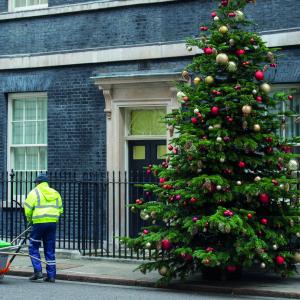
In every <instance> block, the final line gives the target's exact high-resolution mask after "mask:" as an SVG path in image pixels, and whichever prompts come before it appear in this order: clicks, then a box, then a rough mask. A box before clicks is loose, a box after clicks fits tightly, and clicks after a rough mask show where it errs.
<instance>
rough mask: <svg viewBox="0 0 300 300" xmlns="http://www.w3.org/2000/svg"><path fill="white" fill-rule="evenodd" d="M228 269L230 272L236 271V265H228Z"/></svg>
mask: <svg viewBox="0 0 300 300" xmlns="http://www.w3.org/2000/svg"><path fill="white" fill-rule="evenodd" d="M226 269H227V271H228V272H229V273H234V272H235V271H236V266H227V267H226Z"/></svg>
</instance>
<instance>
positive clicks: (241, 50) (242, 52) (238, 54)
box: [235, 49, 246, 56]
mask: <svg viewBox="0 0 300 300" xmlns="http://www.w3.org/2000/svg"><path fill="white" fill-rule="evenodd" d="M245 53H246V51H245V50H244V49H238V50H236V52H235V54H236V55H237V56H241V55H244V54H245Z"/></svg>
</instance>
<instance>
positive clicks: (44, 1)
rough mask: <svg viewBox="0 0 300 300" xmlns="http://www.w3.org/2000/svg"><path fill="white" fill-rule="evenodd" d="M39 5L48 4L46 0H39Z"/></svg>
mask: <svg viewBox="0 0 300 300" xmlns="http://www.w3.org/2000/svg"><path fill="white" fill-rule="evenodd" d="M40 3H41V4H47V3H48V0H41V1H40Z"/></svg>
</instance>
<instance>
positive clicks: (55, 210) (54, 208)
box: [24, 182, 63, 224]
mask: <svg viewBox="0 0 300 300" xmlns="http://www.w3.org/2000/svg"><path fill="white" fill-rule="evenodd" d="M24 208H25V215H26V218H27V221H28V222H32V223H33V224H37V223H53V222H57V221H58V219H59V216H60V215H61V214H62V213H63V205H62V199H61V196H60V194H59V192H58V191H56V190H55V189H52V188H50V187H49V185H48V183H47V182H42V183H40V184H39V185H37V186H36V188H34V189H33V190H32V191H31V192H30V193H29V194H28V196H27V198H26V200H25V205H24Z"/></svg>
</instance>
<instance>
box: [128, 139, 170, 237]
mask: <svg viewBox="0 0 300 300" xmlns="http://www.w3.org/2000/svg"><path fill="white" fill-rule="evenodd" d="M128 146H129V181H130V189H129V199H130V203H135V200H136V199H138V198H143V199H144V201H149V200H151V196H152V195H149V194H146V193H145V192H144V191H143V188H142V187H139V186H137V185H138V184H142V183H145V182H157V178H155V177H154V176H153V175H152V174H147V170H146V169H145V167H148V166H149V165H150V164H153V165H157V164H161V163H162V162H163V160H164V158H163V157H162V156H163V155H164V154H165V152H166V141H165V140H148V141H129V143H128ZM152 199H153V198H152ZM129 220H130V228H129V232H130V236H132V237H133V236H136V235H137V233H138V232H139V231H140V230H141V227H143V226H145V225H146V222H145V221H142V220H141V219H140V216H139V213H131V212H130V218H129Z"/></svg>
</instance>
